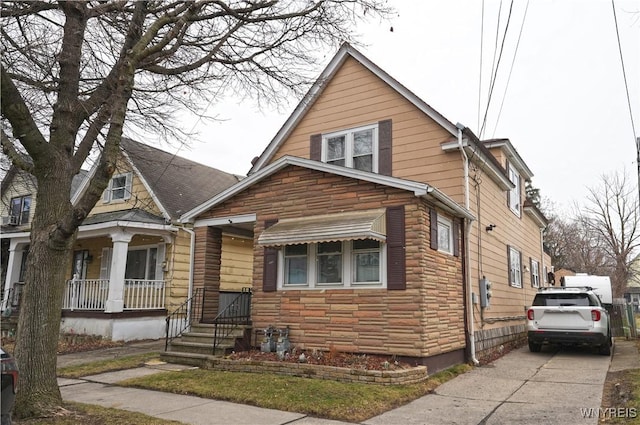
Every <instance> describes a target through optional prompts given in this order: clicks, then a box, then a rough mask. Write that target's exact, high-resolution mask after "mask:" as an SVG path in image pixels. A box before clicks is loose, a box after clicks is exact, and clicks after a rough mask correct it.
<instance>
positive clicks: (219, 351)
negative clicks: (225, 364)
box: [169, 339, 235, 356]
mask: <svg viewBox="0 0 640 425" xmlns="http://www.w3.org/2000/svg"><path fill="white" fill-rule="evenodd" d="M234 346H235V341H232V342H231V343H227V344H219V345H218V346H217V347H216V350H215V352H214V351H213V343H211V344H208V343H200V342H188V341H182V340H181V339H174V340H173V341H171V343H170V344H169V351H171V352H178V353H192V354H202V355H208V356H211V355H215V356H225V355H227V354H229V353H230V352H231V351H233V348H234Z"/></svg>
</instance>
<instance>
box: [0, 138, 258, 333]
mask: <svg viewBox="0 0 640 425" xmlns="http://www.w3.org/2000/svg"><path fill="white" fill-rule="evenodd" d="M121 147H122V155H121V158H120V159H119V161H118V163H117V169H116V171H115V172H114V174H113V176H112V178H111V181H110V183H109V186H108V188H107V189H106V190H105V192H104V194H103V197H102V199H101V200H100V201H99V202H98V203H97V204H96V206H95V207H94V208H93V209H92V211H91V212H90V213H89V215H88V217H87V218H86V219H85V220H84V222H83V223H82V225H81V226H80V228H79V230H78V236H77V241H76V244H75V247H74V252H73V258H70V261H69V265H68V267H69V280H68V281H67V283H66V288H65V294H64V299H63V301H62V306H61V307H62V310H63V311H62V323H61V330H62V331H63V332H76V333H81V334H92V335H103V336H104V337H106V338H111V339H113V340H133V339H145V338H160V337H162V336H164V332H165V318H166V315H167V312H168V311H172V310H174V309H175V308H177V306H179V305H180V304H182V303H183V302H184V301H185V300H186V299H187V298H188V294H189V292H190V290H191V288H190V286H189V285H190V283H191V279H190V276H191V275H190V270H191V265H190V258H191V255H190V254H191V253H190V250H191V246H192V245H191V242H192V232H191V231H190V230H189V229H186V228H184V227H183V226H181V225H180V223H178V220H177V219H178V217H179V216H180V215H181V214H183V213H185V212H186V211H188V210H190V209H192V208H193V207H194V206H196V205H199V204H201V203H202V202H204V201H205V200H207V199H209V198H211V197H212V196H215V195H216V194H217V193H219V192H221V191H223V190H224V189H226V188H228V187H230V186H232V185H234V184H235V183H237V182H238V181H239V178H238V177H237V176H234V175H231V174H228V173H225V172H222V171H220V170H216V169H213V168H210V167H207V166H204V165H201V164H198V163H195V162H193V161H189V160H187V159H184V158H181V157H178V156H175V155H172V154H170V153H167V152H164V151H162V150H159V149H156V148H153V147H150V146H147V145H144V144H142V143H139V142H135V141H133V140H129V139H123V140H122V143H121ZM90 175H91V171H89V172H82V173H81V174H79V175H78V176H77V177H76V179H75V180H74V186H73V189H72V190H73V192H72V202H73V201H74V200H75V199H77V198H78V197H79V195H80V194H81V193H82V191H83V190H85V188H86V183H87V182H88V180H87V177H88V176H90ZM36 192H37V187H36V185H35V181H34V179H33V177H32V176H30V175H28V174H27V173H24V172H19V171H17V170H16V169H12V170H11V171H10V172H9V173H8V174H7V175H6V176H5V179H4V180H3V182H2V205H1V206H0V216H1V217H2V235H1V241H2V282H3V284H4V291H3V303H2V309H3V313H4V314H5V315H8V314H10V313H11V311H13V312H14V314H15V311H16V309H18V308H19V304H20V292H21V288H22V285H23V275H24V266H25V260H26V256H27V255H28V250H29V236H30V235H29V230H30V224H31V220H32V216H33V215H32V212H33V211H34V209H35V202H36ZM224 241H225V248H227V250H228V249H231V248H232V247H233V245H234V244H237V243H238V242H237V241H234V240H232V239H230V238H225V239H224ZM241 242H242V241H240V243H241ZM226 270H228V271H229V273H227V274H224V273H223V276H224V280H225V285H226V286H225V285H223V286H222V287H221V290H230V291H236V290H239V288H241V287H242V286H244V281H246V280H247V279H248V277H247V276H248V275H249V273H246V272H245V271H244V270H243V269H242V268H240V267H232V268H227V269H226Z"/></svg>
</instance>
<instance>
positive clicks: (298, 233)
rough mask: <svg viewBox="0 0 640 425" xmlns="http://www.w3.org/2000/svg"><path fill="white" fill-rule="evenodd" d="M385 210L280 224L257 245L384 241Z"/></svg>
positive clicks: (299, 219)
mask: <svg viewBox="0 0 640 425" xmlns="http://www.w3.org/2000/svg"><path fill="white" fill-rule="evenodd" d="M386 234H387V231H386V220H385V210H368V211H358V212H348V213H339V214H328V215H316V216H311V217H302V218H291V219H284V220H280V221H279V222H278V223H276V224H274V225H273V226H271V227H269V228H268V229H266V230H265V231H264V232H262V234H261V235H260V237H258V244H259V245H262V246H283V245H295V244H303V243H317V242H332V241H347V240H356V239H374V240H377V241H381V242H384V241H385V240H386Z"/></svg>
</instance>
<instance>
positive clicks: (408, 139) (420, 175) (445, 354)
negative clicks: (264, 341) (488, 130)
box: [181, 44, 551, 371]
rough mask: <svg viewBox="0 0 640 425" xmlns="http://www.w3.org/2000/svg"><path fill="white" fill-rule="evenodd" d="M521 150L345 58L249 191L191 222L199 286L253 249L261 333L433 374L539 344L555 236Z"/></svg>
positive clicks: (211, 284)
mask: <svg viewBox="0 0 640 425" xmlns="http://www.w3.org/2000/svg"><path fill="white" fill-rule="evenodd" d="M532 177H533V173H532V172H531V170H530V169H529V167H528V166H527V165H526V163H525V161H524V160H523V158H521V156H520V155H519V154H518V152H517V151H516V149H515V148H514V146H513V144H512V143H511V141H510V140H508V139H493V140H479V139H478V137H477V136H476V135H475V134H474V133H473V132H472V131H471V130H470V129H468V128H466V127H465V126H463V125H460V124H453V123H452V122H451V121H449V120H448V119H447V118H445V117H444V116H442V115H441V114H440V113H439V112H437V111H436V110H435V109H433V108H432V107H431V106H429V105H428V104H427V103H425V102H424V101H423V100H421V99H420V98H418V97H417V96H416V95H415V94H414V93H412V92H411V91H409V90H408V89H407V88H406V87H404V86H403V85H402V84H400V83H399V82H398V81H396V80H395V79H393V78H392V77H391V76H389V75H388V74H387V73H386V72H385V71H383V70H382V69H380V68H379V67H378V66H376V65H375V64H374V63H373V62H371V61H370V60H369V59H368V58H366V57H365V56H364V55H362V54H361V53H360V52H359V51H357V50H356V49H354V48H353V47H351V46H350V45H348V44H344V45H343V46H342V47H341V48H340V50H339V51H338V52H337V54H336V55H335V56H334V57H333V59H332V60H331V61H330V63H329V64H328V66H327V67H326V68H325V69H324V71H323V72H322V74H321V75H320V77H319V78H318V80H317V81H316V83H315V84H314V85H313V86H312V88H311V89H310V91H309V92H308V93H307V95H306V96H305V98H304V99H303V100H302V101H301V102H300V104H299V105H298V106H297V108H296V109H295V110H294V112H293V113H292V115H291V116H290V117H289V118H288V119H287V121H286V122H285V123H284V125H283V126H282V128H281V129H280V130H279V132H278V133H277V134H276V135H275V137H274V138H273V140H272V141H271V142H270V143H269V145H268V146H267V147H266V149H265V150H264V152H263V153H262V155H260V157H258V158H256V159H255V160H254V161H253V167H252V168H251V170H250V172H249V175H248V177H247V178H245V179H243V180H242V181H240V182H238V183H237V184H235V185H234V186H231V187H229V188H227V189H226V190H224V191H222V192H221V193H219V194H217V195H215V196H213V197H211V198H210V199H209V200H207V201H206V202H204V203H202V204H201V205H199V206H197V207H195V208H193V209H192V210H190V211H188V212H185V213H184V214H183V215H182V217H181V220H182V221H184V222H188V223H193V228H194V231H195V250H194V251H193V253H194V264H195V269H194V276H193V279H194V286H195V287H200V288H207V289H209V290H210V291H214V292H215V291H219V290H221V288H223V287H224V285H225V280H224V277H223V276H222V275H221V273H220V271H219V268H217V267H216V265H217V264H219V263H220V261H221V259H220V257H221V254H220V253H221V252H224V250H225V243H226V240H225V238H224V235H225V234H234V233H235V232H238V233H240V234H242V235H245V236H249V237H250V245H248V246H247V247H246V249H248V250H249V251H250V253H251V254H250V255H251V257H252V259H253V265H252V275H251V283H252V291H253V298H252V303H251V321H252V326H253V328H254V329H264V328H267V327H268V326H275V327H276V328H285V327H288V328H289V332H290V333H289V337H290V341H291V343H292V344H294V345H295V346H297V347H299V348H301V349H320V350H329V349H337V350H339V351H345V352H354V353H372V354H384V355H396V356H400V357H404V358H410V359H412V360H414V361H415V362H416V363H420V364H424V365H427V366H428V367H429V368H430V369H429V370H430V371H432V370H437V369H441V368H443V367H446V366H449V365H452V364H455V363H459V362H463V361H466V360H468V359H475V358H476V356H478V357H480V356H482V355H489V353H490V351H491V350H494V349H497V348H498V347H500V345H502V344H506V343H509V342H511V341H515V340H518V339H520V338H522V336H523V335H524V334H525V319H526V318H525V313H526V308H527V306H528V305H530V303H531V301H532V299H533V296H534V294H535V292H536V291H537V289H538V287H539V286H541V285H544V284H545V277H546V275H547V273H546V272H547V270H550V266H551V264H550V259H549V257H548V255H546V254H545V253H544V252H543V249H542V230H543V229H544V228H545V226H546V224H547V221H546V219H545V217H544V216H543V215H542V214H541V213H540V211H539V210H538V209H537V208H536V206H535V205H533V204H532V203H531V202H530V201H529V200H528V199H526V195H525V192H524V189H523V188H524V186H525V184H524V183H525V181H528V180H530V179H531V178H532Z"/></svg>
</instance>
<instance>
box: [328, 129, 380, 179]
mask: <svg viewBox="0 0 640 425" xmlns="http://www.w3.org/2000/svg"><path fill="white" fill-rule="evenodd" d="M377 144H378V126H377V125H371V126H366V127H360V128H356V129H351V130H347V131H340V132H336V133H331V134H327V135H324V136H323V139H322V152H323V161H324V162H326V163H328V164H335V165H340V166H343V167H349V168H355V169H357V170H362V171H371V172H377V171H378V164H377V155H376V152H377Z"/></svg>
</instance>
